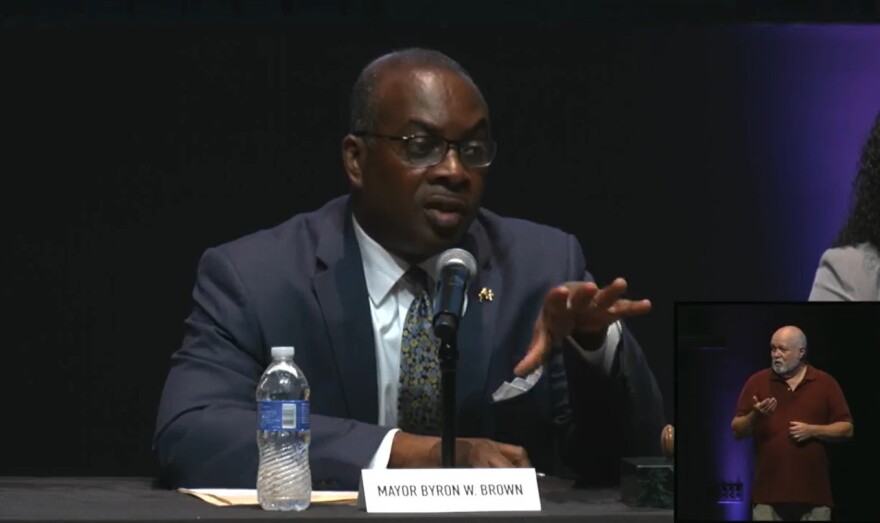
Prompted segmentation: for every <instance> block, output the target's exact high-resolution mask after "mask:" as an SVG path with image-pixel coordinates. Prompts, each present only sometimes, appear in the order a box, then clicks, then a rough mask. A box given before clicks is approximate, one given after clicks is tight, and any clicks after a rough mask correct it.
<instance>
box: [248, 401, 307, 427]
mask: <svg viewBox="0 0 880 523" xmlns="http://www.w3.org/2000/svg"><path fill="white" fill-rule="evenodd" d="M257 427H258V428H259V430H309V402H308V401H304V400H300V401H258V402H257Z"/></svg>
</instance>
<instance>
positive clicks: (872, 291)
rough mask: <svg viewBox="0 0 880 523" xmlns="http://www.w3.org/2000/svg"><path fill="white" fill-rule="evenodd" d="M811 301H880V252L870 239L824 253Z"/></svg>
mask: <svg viewBox="0 0 880 523" xmlns="http://www.w3.org/2000/svg"><path fill="white" fill-rule="evenodd" d="M809 300H810V301H880V252H877V249H876V248H875V247H873V246H872V245H871V244H870V243H860V244H859V245H852V246H847V247H836V248H834V249H828V250H827V251H825V252H824V253H822V259H820V260H819V267H818V268H817V269H816V278H815V280H814V281H813V288H812V289H811V290H810V298H809Z"/></svg>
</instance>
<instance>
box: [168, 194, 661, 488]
mask: <svg viewBox="0 0 880 523" xmlns="http://www.w3.org/2000/svg"><path fill="white" fill-rule="evenodd" d="M462 247H464V248H466V249H467V250H469V251H470V252H471V253H473V254H474V256H475V258H476V260H477V264H478V268H479V270H478V274H477V276H476V277H475V280H474V281H472V282H471V284H470V286H469V288H470V291H469V292H470V294H471V296H469V298H468V299H469V301H470V304H471V305H469V306H468V308H467V312H466V313H465V315H464V317H463V318H462V320H461V325H460V328H459V340H460V341H459V347H458V348H459V355H460V357H459V363H458V373H457V386H456V394H457V397H456V399H457V421H456V424H457V425H456V427H457V430H458V435H459V436H471V437H487V438H491V439H495V440H497V441H503V442H508V443H512V444H518V445H522V446H524V447H525V448H526V450H527V452H528V453H529V457H530V458H531V460H532V463H533V464H534V465H535V467H536V468H538V469H539V470H543V471H546V472H548V473H550V474H557V475H565V474H566V472H568V471H579V472H580V473H581V474H580V476H581V478H582V479H583V480H585V481H590V480H592V481H602V480H606V481H613V480H614V478H615V473H616V472H617V470H618V469H619V458H620V456H621V455H622V454H624V453H626V454H627V455H647V454H656V453H659V450H660V449H659V438H660V430H661V428H662V425H663V404H662V398H661V396H660V392H659V389H658V387H657V384H656V381H655V379H654V377H653V375H652V374H651V371H650V369H649V368H648V366H647V364H646V361H645V358H644V355H643V353H642V350H641V348H640V347H639V345H638V344H637V343H636V341H635V339H634V338H633V337H632V336H631V335H630V334H629V332H628V331H627V330H626V329H625V328H624V330H623V333H622V335H621V340H620V345H619V348H618V351H617V354H616V356H615V362H614V367H613V369H612V372H611V374H610V375H606V374H603V373H602V372H601V371H600V370H599V369H597V368H595V367H594V366H592V365H588V364H586V363H585V362H584V361H583V358H582V357H581V356H580V355H578V354H574V353H573V352H574V351H570V350H560V351H557V352H556V353H555V354H554V355H553V357H552V358H551V359H550V360H549V361H548V363H547V368H546V369H545V372H544V376H542V378H541V380H539V381H538V383H537V384H536V385H535V387H534V388H532V389H531V390H530V391H529V392H528V393H526V394H524V395H522V396H519V397H517V398H514V399H512V400H509V401H505V402H501V403H497V404H493V403H492V401H491V393H492V392H493V391H494V390H495V389H497V388H498V387H499V386H500V385H501V383H502V382H503V381H505V380H511V379H512V378H513V368H514V366H515V365H516V363H517V362H518V361H519V360H520V359H521V358H522V356H523V355H524V354H525V350H526V348H527V346H528V344H529V342H530V340H531V337H532V333H533V327H534V322H535V319H536V318H537V315H538V313H539V311H540V309H541V305H542V303H543V298H544V295H545V294H546V293H547V292H548V291H549V289H550V288H551V287H553V286H554V285H557V284H559V283H561V282H564V281H568V280H581V279H585V280H591V279H592V278H591V276H590V275H589V273H586V272H585V271H584V258H583V254H582V251H581V248H580V245H579V244H578V242H577V240H576V239H575V238H574V237H573V236H571V235H569V234H565V233H563V232H561V231H559V230H556V229H552V228H549V227H545V226H540V225H536V224H533V223H530V222H526V221H522V220H516V219H510V218H501V217H499V216H497V215H495V214H493V213H491V212H489V211H486V210H483V209H481V210H480V211H479V214H478V217H477V218H476V219H475V220H474V223H473V224H472V225H471V227H470V229H469V231H468V233H467V235H466V238H465V240H464V241H463V244H462ZM483 287H487V288H489V289H491V290H492V291H493V292H494V300H493V301H491V302H490V301H484V302H480V301H479V300H478V299H477V297H476V293H477V292H478V291H479V290H480V289H482V288H483ZM193 299H194V305H193V309H192V312H191V314H190V316H189V317H188V319H187V320H186V333H185V336H184V340H183V344H182V347H181V348H180V349H179V350H177V351H176V352H175V353H174V354H173V355H172V358H171V368H170V371H169V374H168V377H167V380H166V383H165V388H164V390H163V392H162V398H161V402H160V406H159V413H158V420H157V425H156V432H155V439H154V448H155V450H156V452H157V454H158V458H159V462H160V465H161V468H162V471H163V478H164V480H165V482H166V483H167V484H170V486H173V487H178V486H187V487H209V486H216V487H242V488H254V486H255V484H256V474H257V465H258V451H257V446H256V402H255V392H256V387H257V382H258V380H259V378H260V375H261V373H262V372H263V370H264V369H265V367H266V366H267V365H268V363H269V362H270V361H271V355H270V350H271V347H272V346H275V345H293V346H294V347H295V348H296V355H295V357H294V359H295V361H296V362H297V364H298V365H299V366H300V367H301V368H302V370H303V372H304V373H305V375H306V377H307V379H308V380H309V384H310V386H311V388H312V396H311V405H310V408H311V427H312V443H311V447H310V463H311V468H312V478H313V482H314V484H315V485H316V488H342V489H353V488H357V484H358V479H359V475H360V470H361V469H362V468H364V467H365V466H366V465H367V464H368V463H369V461H370V459H371V458H372V456H373V454H374V453H375V451H376V450H377V448H378V446H379V444H380V442H381V441H382V439H383V437H384V436H385V435H386V433H387V432H388V427H379V426H377V425H376V422H377V419H378V386H377V374H376V357H375V343H374V336H373V327H372V321H371V316H370V309H369V301H368V300H369V298H368V294H367V289H366V283H365V278H364V271H363V265H362V262H361V255H360V251H359V248H358V244H357V240H356V237H355V234H354V230H353V223H352V219H351V206H350V202H349V198H348V197H347V196H346V197H340V198H337V199H335V200H332V201H331V202H329V203H328V204H326V205H325V206H324V207H323V208H321V209H319V210H317V211H315V212H311V213H307V214H300V215H297V216H294V217H293V218H291V219H290V220H288V221H286V222H284V223H282V224H281V225H278V226H276V227H274V228H272V229H269V230H263V231H259V232H257V233H254V234H251V235H249V236H246V237H243V238H240V239H238V240H235V241H232V242H230V243H227V244H224V245H221V246H219V247H216V248H210V249H208V250H207V251H205V253H204V254H203V256H202V258H201V260H200V261H199V265H198V272H197V276H196V283H195V288H194V290H193Z"/></svg>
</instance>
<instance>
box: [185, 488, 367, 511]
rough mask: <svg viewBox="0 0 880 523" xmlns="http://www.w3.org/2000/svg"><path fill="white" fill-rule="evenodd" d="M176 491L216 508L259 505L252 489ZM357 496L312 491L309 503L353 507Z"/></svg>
mask: <svg viewBox="0 0 880 523" xmlns="http://www.w3.org/2000/svg"><path fill="white" fill-rule="evenodd" d="M177 491H178V492H180V493H183V494H190V495H192V496H195V497H197V498H199V499H201V500H202V501H206V502H208V503H210V504H212V505H217V506H218V507H230V506H235V505H239V506H240V505H259V502H258V501H257V491H256V490H254V489H228V488H192V489H189V488H179V489H177ZM357 495H358V493H357V492H350V491H347V490H313V491H312V498H311V502H312V503H313V504H318V503H350V504H352V505H353V504H354V503H355V502H357Z"/></svg>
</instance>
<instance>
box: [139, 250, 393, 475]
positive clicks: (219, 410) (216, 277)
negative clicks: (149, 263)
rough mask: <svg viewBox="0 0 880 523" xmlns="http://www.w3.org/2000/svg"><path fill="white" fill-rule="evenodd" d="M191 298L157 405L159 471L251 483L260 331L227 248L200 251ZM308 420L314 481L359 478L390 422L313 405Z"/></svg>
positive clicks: (255, 453) (254, 463) (261, 365)
mask: <svg viewBox="0 0 880 523" xmlns="http://www.w3.org/2000/svg"><path fill="white" fill-rule="evenodd" d="M193 299H194V306H193V309H192V312H191V314H190V316H189V318H188V319H187V320H186V333H185V336H184V340H183V344H182V347H181V348H180V349H179V350H178V351H177V352H175V353H174V355H173V356H172V359H171V369H170V371H169V373H168V377H167V380H166V382H165V387H164V390H163V392H162V398H161V401H160V405H159V413H158V419H157V423H156V434H155V439H154V448H155V450H156V452H157V454H158V458H159V462H160V466H161V469H162V475H163V479H164V482H166V483H168V484H169V486H171V487H181V486H183V487H227V488H254V486H255V485H256V477H257V466H258V451H257V444H256V427H257V424H256V400H255V392H256V387H257V382H258V380H259V378H260V376H261V374H262V372H263V370H264V368H265V363H264V362H263V356H262V352H263V350H264V347H263V345H264V341H263V338H262V333H261V332H260V331H259V326H258V322H257V319H256V317H255V315H254V311H253V308H252V306H251V305H250V304H249V303H248V294H247V290H246V289H245V288H244V285H243V284H242V281H241V279H240V278H239V276H238V273H237V272H236V269H235V267H234V266H233V265H232V263H231V262H230V260H229V259H228V257H226V256H225V255H224V254H223V253H222V251H220V250H218V249H209V250H208V251H206V252H205V254H204V255H203V256H202V258H201V260H200V262H199V268H198V273H197V277H196V284H195V288H194V290H193ZM310 421H311V431H312V444H311V448H310V452H309V458H310V463H311V468H312V479H313V482H314V483H316V484H317V485H324V488H337V489H353V488H357V482H358V477H359V475H360V471H361V469H362V468H365V467H367V466H368V465H369V464H370V463H371V460H373V457H374V455H375V454H376V451H377V449H378V448H379V445H380V443H381V442H382V441H383V439H384V438H385V437H386V435H388V432H389V429H388V428H383V427H379V426H376V425H371V424H367V423H361V422H358V421H354V420H350V419H342V418H334V417H328V416H320V415H315V414H313V415H312V416H310ZM340 448H345V449H346V452H345V453H340V452H338V449H340Z"/></svg>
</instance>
